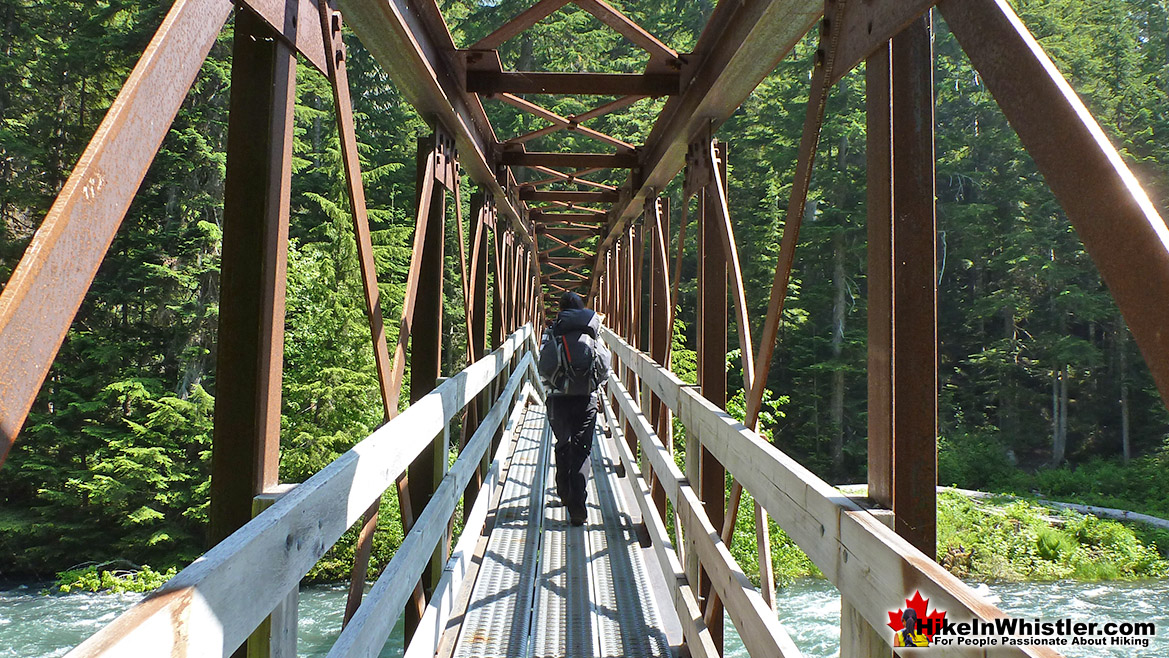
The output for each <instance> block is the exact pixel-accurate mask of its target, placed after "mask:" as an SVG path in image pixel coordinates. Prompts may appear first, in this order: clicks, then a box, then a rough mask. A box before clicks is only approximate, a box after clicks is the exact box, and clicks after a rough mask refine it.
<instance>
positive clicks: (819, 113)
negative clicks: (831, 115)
mask: <svg viewBox="0 0 1169 658" xmlns="http://www.w3.org/2000/svg"><path fill="white" fill-rule="evenodd" d="M829 2H830V6H832V7H833V14H832V16H831V17H830V20H828V21H825V22H823V23H821V30H820V32H821V33H820V43H821V47H820V49H819V50H818V51H817V56H816V61H815V64H814V68H813V70H812V80H811V85H810V86H811V89H809V91H808V105H807V108H806V110H805V112H806V113H805V115H804V128H803V134H802V135H801V136H800V146H799V151H798V152H797V155H796V171H795V180H794V181H793V184H792V191H791V196H790V197H789V198H788V205H787V214H786V215H785V221H784V225H783V238H782V239H781V240H780V246H779V261H778V262H777V263H776V264H775V275H774V276H773V277H772V279H771V295H770V298H769V299H768V302H767V316H766V317H765V318H764V321H763V332H762V334H761V336H760V338H759V352H758V353H757V354H756V355H755V373H756V375H757V376H756V377H755V381H754V383H753V385H752V387H751V390H750V392H749V394H748V395H747V409H746V418H745V419H744V420H745V424H746V425H747V426H748V427H753V426H754V425H755V423H756V422H757V421H758V420H759V410H760V409H761V408H762V404H763V390H764V387H765V386H766V384H767V374H768V372H769V371H770V370H771V357H772V355H773V354H774V353H775V340H776V337H777V336H778V335H779V322H780V320H781V319H782V318H783V304H784V299H785V298H786V297H787V288H788V282H789V281H790V279H791V271H792V265H793V264H794V263H795V251H796V244H797V243H798V241H799V235H800V224H801V223H802V222H803V219H804V206H805V204H806V203H807V200H808V187H809V185H811V181H812V165H813V163H815V161H816V147H817V146H818V145H819V143H820V129H821V128H822V127H823V125H824V112H825V110H826V109H827V106H828V92H829V90H830V89H831V86H830V85H829V84H828V80H830V79H831V78H832V71H834V70H835V65H836V50H837V46H838V45H839V43H840V32H839V31H838V30H834V29H832V27H831V26H832V25H839V23H840V13H841V11H843V9H844V4H843V2H842V0H836V1H835V2H833V1H832V0H829ZM820 53H822V54H820Z"/></svg>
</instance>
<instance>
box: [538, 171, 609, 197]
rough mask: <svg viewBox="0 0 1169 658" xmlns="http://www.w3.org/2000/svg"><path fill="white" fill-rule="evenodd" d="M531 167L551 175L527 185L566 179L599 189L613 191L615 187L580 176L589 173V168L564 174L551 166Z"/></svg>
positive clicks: (546, 183)
mask: <svg viewBox="0 0 1169 658" xmlns="http://www.w3.org/2000/svg"><path fill="white" fill-rule="evenodd" d="M532 169H534V170H536V171H538V172H540V173H541V174H548V175H550V176H552V178H545V179H544V180H538V181H533V182H531V183H528V185H531V186H532V187H544V186H547V185H551V184H553V183H559V182H561V181H567V182H569V183H577V184H580V185H587V186H589V187H595V188H597V189H599V190H609V191H614V190H616V189H617V187H616V186H614V185H606V184H605V183H598V182H597V181H593V180H589V179H587V178H582V176H584V175H586V174H588V173H591V172H592V171H593V170H590V169H580V170H577V171H574V172H573V173H571V174H566V173H564V172H560V171H557V170H555V169H552V168H551V167H532Z"/></svg>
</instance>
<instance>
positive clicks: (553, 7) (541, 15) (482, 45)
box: [472, 0, 569, 50]
mask: <svg viewBox="0 0 1169 658" xmlns="http://www.w3.org/2000/svg"><path fill="white" fill-rule="evenodd" d="M568 2H569V0H540V1H539V2H537V3H536V4H535V5H532V6H531V7H529V8H527V9H526V10H524V11H523V12H521V13H519V14H518V15H516V16H515V17H513V18H511V19H509V20H508V21H507V22H506V23H504V24H503V25H501V26H499V27H498V28H496V29H495V31H493V32H492V33H491V34H489V35H487V36H485V37H483V38H482V39H480V40H479V41H478V42H476V43H475V45H474V46H472V48H473V49H475V50H490V49H492V48H498V47H499V46H500V44H502V43H503V42H504V41H507V40H508V39H511V38H512V37H514V36H516V35H518V34H519V33H520V32H523V31H524V30H526V29H528V28H529V27H532V26H533V25H535V24H536V23H539V22H540V21H541V20H543V19H545V18H547V17H548V16H551V15H552V14H554V13H555V12H556V11H557V10H558V9H560V8H561V7H563V6H564V5H566V4H568Z"/></svg>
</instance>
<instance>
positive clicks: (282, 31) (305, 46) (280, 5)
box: [240, 0, 329, 75]
mask: <svg viewBox="0 0 1169 658" xmlns="http://www.w3.org/2000/svg"><path fill="white" fill-rule="evenodd" d="M240 4H242V5H245V6H247V8H248V9H251V10H252V11H253V12H255V13H256V15H257V16H259V17H260V18H261V19H262V20H263V21H264V22H265V23H267V24H268V26H269V27H271V28H272V30H274V31H275V33H276V34H277V35H279V36H280V38H282V39H283V40H284V42H285V43H286V44H288V46H289V47H291V48H292V49H293V50H295V51H297V52H299V53H300V54H301V55H304V58H305V59H306V60H308V62H309V63H310V64H312V65H313V66H314V67H315V68H316V69H317V70H318V71H320V72H321V73H324V74H326V75H328V74H329V62H328V61H327V60H328V58H327V57H326V55H325V53H326V52H328V50H329V47H328V45H327V44H326V43H325V40H324V39H323V38H322V36H321V33H320V32H319V31H317V30H315V29H312V26H313V25H315V24H316V23H315V17H316V16H317V14H318V13H320V11H319V6H320V2H319V0H241V1H240ZM289 15H291V16H292V17H293V20H291V21H289V20H287V17H288V16H289ZM302 21H308V22H307V23H305V24H306V25H308V26H309V28H308V29H304V30H299V29H297V27H298V25H299V24H300V23H301V22H302Z"/></svg>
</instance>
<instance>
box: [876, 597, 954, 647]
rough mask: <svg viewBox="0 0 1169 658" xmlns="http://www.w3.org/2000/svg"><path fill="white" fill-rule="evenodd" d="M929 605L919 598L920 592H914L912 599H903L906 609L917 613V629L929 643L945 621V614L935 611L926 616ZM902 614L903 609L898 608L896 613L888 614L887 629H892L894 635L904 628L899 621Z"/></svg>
mask: <svg viewBox="0 0 1169 658" xmlns="http://www.w3.org/2000/svg"><path fill="white" fill-rule="evenodd" d="M929 603H930V600H929V599H923V598H921V592H920V591H915V592H914V593H913V598H912V599H905V605H906V607H909V608H913V611H914V612H916V613H917V619H918V621H919V622H921V623H920V624H919V628H920V629H921V632H922V634H923V635H925V636H926V638H927V639H928V640H929V641H930V642H933V640H934V632H935V631H937V630H938V629H940V628H941V627H942V621H943V620H945V618H946V613H945V612H944V611H941V610H936V609H935V610H934V611H933V612H931V613H929V614H928V615H927V614H926V609H927V608H928V607H929ZM904 612H905V608H899V609H898V610H897V612H892V611H890V612H889V628H892V629H893V632H894V633H896V632H898V631H900V630H901V629H903V628H905V623H904V622H903V621H902V620H901V615H902V613H904Z"/></svg>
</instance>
